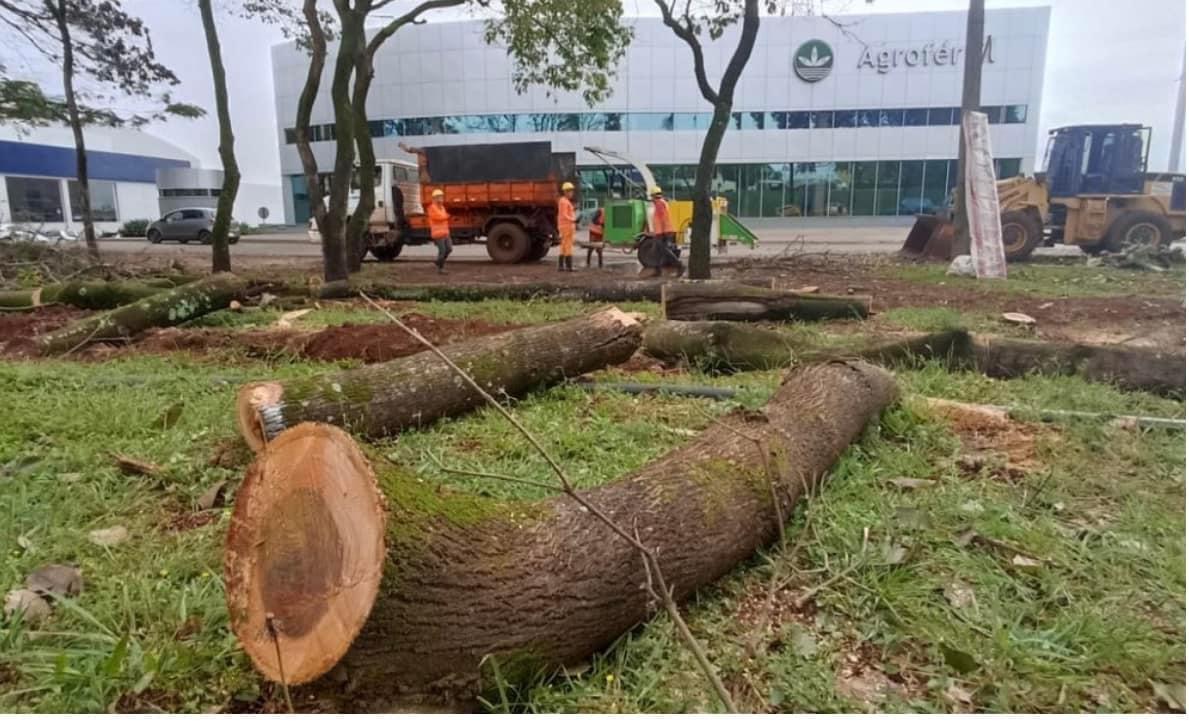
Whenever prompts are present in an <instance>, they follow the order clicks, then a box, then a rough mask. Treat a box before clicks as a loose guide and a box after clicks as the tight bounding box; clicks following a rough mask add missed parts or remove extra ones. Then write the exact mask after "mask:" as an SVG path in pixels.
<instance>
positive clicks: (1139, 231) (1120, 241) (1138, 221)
mask: <svg viewBox="0 0 1189 721" xmlns="http://www.w3.org/2000/svg"><path fill="white" fill-rule="evenodd" d="M1170 242H1172V226H1170V225H1169V224H1168V220H1167V219H1166V218H1165V217H1164V216H1163V215H1160V214H1159V213H1153V212H1150V211H1147V210H1129V211H1127V212H1125V213H1123V215H1121V216H1120V217H1119V218H1118V219H1117V220H1116V221H1115V222H1114V223H1112V224H1111V227H1110V230H1108V231H1107V233H1106V238H1105V242H1104V243H1103V245H1105V246H1106V250H1109V251H1110V252H1112V253H1122V252H1124V251H1127V250H1130V249H1132V248H1150V249H1152V250H1156V249H1159V248H1163V247H1164V246H1166V245H1168V244H1169V243H1170Z"/></svg>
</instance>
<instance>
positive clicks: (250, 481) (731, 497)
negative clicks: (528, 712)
mask: <svg viewBox="0 0 1189 721" xmlns="http://www.w3.org/2000/svg"><path fill="white" fill-rule="evenodd" d="M895 396H896V388H895V382H894V380H893V379H892V377H891V375H889V374H888V373H887V372H885V371H883V370H880V369H879V368H876V367H874V366H870V365H865V364H861V363H830V364H824V365H818V366H808V367H804V368H800V369H797V370H795V371H793V372H792V373H791V374H790V375H789V376H788V377H787V378H786V380H785V382H784V383H783V384H782V386H781V388H780V389H779V390H778V391H777V392H776V394H775V395H774V396H773V398H772V400H771V401H770V402H769V403H768V405H767V406H766V407H765V409H764V411H763V412H762V413H754V412H753V413H736V414H734V415H732V416H730V417H729V418H728V420H727V422H728V423H730V425H731V426H732V427H734V428H736V429H737V430H739V431H741V433H733V432H728V431H725V430H723V428H722V427H720V426H718V425H715V426H712V427H710V428H709V429H707V430H706V431H704V432H703V433H702V434H701V435H700V436H699V437H698V438H697V439H695V440H694V441H693V442H692V443H691V444H689V445H688V446H685V447H683V448H679V449H677V450H675V451H673V452H671V453H669V454H667V455H666V456H664V457H662V458H659V459H657V460H656V461H654V462H653V463H651V464H649V465H647V466H645V467H644V468H643V469H641V470H639V471H637V472H635V473H632V474H630V475H628V476H627V477H625V478H623V479H621V480H619V481H615V482H613V483H610V484H608V485H606V486H603V487H601V488H597V489H594V490H591V491H587V492H584V495H585V496H586V498H587V499H589V501H590V502H591V503H592V504H593V505H594V506H596V507H598V508H599V509H601V510H602V511H603V512H605V513H606V514H607V516H609V517H610V518H611V519H613V520H614V521H616V522H617V523H618V524H620V525H621V526H623V527H624V528H627V529H631V530H632V531H634V532H637V533H638V534H639V536H640V539H641V541H642V542H643V543H644V544H646V545H647V546H649V547H650V548H653V549H655V553H656V556H657V558H658V560H659V562H660V565H661V567H662V568H663V570H664V573H665V577H666V580H667V581H668V582H669V583H670V584H671V585H672V587H673V593H674V596H675V598H677V599H684V598H687V597H688V596H690V594H692V593H693V592H694V591H695V590H697V589H698V588H701V587H703V586H705V585H707V584H709V583H712V582H714V581H715V580H716V579H718V578H720V577H721V576H723V575H724V574H726V573H728V572H730V571H731V570H732V569H733V568H735V567H736V566H737V565H738V564H739V563H741V562H743V561H745V560H746V559H748V558H750V557H751V556H752V555H753V554H754V553H755V551H756V549H758V548H762V547H763V546H765V545H766V544H769V543H771V542H772V541H774V540H776V538H777V536H778V534H779V532H780V527H781V523H782V522H783V519H784V518H786V517H787V516H788V514H789V513H790V511H791V509H792V508H793V506H794V504H795V503H796V502H797V501H798V499H799V498H800V497H801V496H802V494H803V493H804V492H806V491H807V490H809V489H811V488H813V487H814V486H815V485H816V484H817V483H818V482H820V481H821V480H822V479H823V478H824V477H825V475H826V474H827V473H828V472H829V470H830V468H831V467H832V466H833V465H834V462H835V461H836V460H837V459H838V457H839V455H841V454H842V453H843V451H845V450H846V448H847V446H848V445H849V444H850V443H851V442H853V441H854V439H855V438H856V437H858V435H859V434H860V433H861V432H862V430H863V428H864V427H865V426H866V425H867V424H868V423H869V422H870V421H871V420H872V419H874V418H875V417H876V416H877V415H878V414H879V413H880V411H881V410H882V409H883V408H884V407H886V406H887V405H888V404H889V403H891V402H892V401H893V400H894V398H895ZM742 434H746V435H748V436H751V437H752V438H755V439H758V440H759V441H760V443H759V445H758V446H757V444H756V443H755V442H754V441H753V440H752V439H751V438H745V437H744V436H743V435H742ZM363 466H365V464H364V462H363V460H362V455H361V454H360V453H359V452H358V450H357V449H355V447H354V444H353V443H352V442H351V441H350V439H349V438H348V437H347V436H346V435H345V434H342V433H339V432H336V431H334V430H332V429H329V428H326V427H322V426H303V427H301V428H298V429H294V430H293V431H291V432H289V433H286V434H284V435H282V436H281V437H280V438H278V439H277V440H276V441H275V442H274V443H273V444H270V445H269V447H268V448H267V449H266V450H265V451H264V452H263V453H262V454H261V455H260V456H259V457H258V459H257V461H256V462H255V463H254V464H253V466H252V468H250V469H249V471H248V473H247V476H246V478H245V480H244V484H243V486H242V487H241V489H240V491H239V494H238V497H237V499H236V507H235V513H234V518H233V520H232V523H231V528H232V532H231V534H230V535H229V537H228V545H227V549H226V554H225V557H224V558H225V565H224V570H225V579H226V585H227V600H228V607H229V610H230V617H231V620H232V627H233V629H234V631H235V634H236V636H237V637H238V638H239V639H240V641H241V643H242V644H243V646H244V648H245V649H246V650H247V652H248V654H249V656H250V657H251V658H252V661H253V662H254V664H255V665H256V667H257V668H258V669H259V670H260V671H261V672H262V673H264V674H265V675H266V676H268V677H269V678H271V679H274V680H278V679H280V670H279V668H278V659H277V647H278V645H279V648H280V651H281V660H282V661H283V666H284V671H285V676H286V678H287V680H288V681H289V682H290V683H301V682H305V681H309V680H312V679H316V678H318V677H320V676H321V675H322V674H324V673H326V672H327V671H328V670H330V669H331V668H332V666H334V665H335V662H336V661H337V660H338V657H339V655H340V654H341V649H343V648H344V647H346V646H347V645H349V646H350V650H349V651H347V653H346V655H345V657H343V658H342V661H341V664H340V668H341V672H340V673H338V674H336V676H337V677H338V678H339V679H340V680H342V679H343V678H344V676H345V679H346V680H347V682H348V684H349V688H350V689H354V690H353V691H348V693H349V694H350V695H351V696H353V697H354V698H355V700H358V696H359V695H360V694H361V692H364V691H365V690H371V691H372V692H373V693H377V694H379V695H381V696H382V697H384V698H392V697H394V696H417V695H423V694H433V695H438V696H439V697H451V696H454V697H472V696H473V695H474V694H475V693H476V691H478V690H479V689H480V686H481V685H482V684H483V677H484V675H485V674H487V678H488V679H490V677H491V675H492V674H494V673H495V672H496V671H497V670H498V673H499V674H500V675H501V676H502V677H503V679H504V680H506V681H510V682H513V683H515V682H520V681H524V680H526V679H527V678H531V677H532V676H533V674H535V673H538V672H548V671H550V670H553V669H557V668H560V667H563V666H564V665H566V664H572V663H576V662H580V661H583V660H585V659H587V658H589V657H590V655H591V654H592V653H595V652H597V651H599V650H600V649H603V648H605V647H606V646H607V645H609V644H610V643H612V642H613V641H614V640H615V639H616V638H618V637H619V636H620V635H622V634H623V633H625V632H626V631H628V630H630V629H631V628H632V627H634V626H636V625H637V624H639V623H641V622H642V621H645V620H647V619H648V617H649V616H650V615H651V614H652V612H653V610H654V609H653V608H652V607H651V604H650V603H649V597H648V594H647V593H646V591H645V586H646V579H645V573H644V567H643V564H642V562H641V558H640V555H639V553H638V552H637V551H635V550H634V549H633V548H632V547H631V546H630V545H629V544H627V543H626V542H624V541H623V540H622V539H620V538H619V537H618V536H616V535H615V534H614V533H613V532H612V531H611V530H610V529H609V528H608V527H607V526H606V525H604V524H603V523H602V522H600V521H599V520H598V519H597V518H595V517H594V516H593V515H592V514H591V513H589V512H587V511H585V510H584V509H583V508H582V507H581V506H579V505H578V504H577V503H575V502H574V501H573V500H572V499H570V498H569V497H566V496H559V497H554V498H550V499H547V500H544V501H541V502H537V503H527V502H526V503H516V502H506V501H499V500H495V499H491V498H481V497H475V496H469V495H462V494H456V493H451V492H448V491H443V490H442V489H440V488H434V487H431V486H428V485H426V484H424V483H421V482H419V481H417V480H416V478H415V477H414V476H413V475H412V474H411V473H409V472H407V471H405V470H403V469H401V468H397V467H393V466H391V465H390V464H388V463H385V462H383V461H377V466H376V470H377V475H378V479H379V484H380V489H381V491H382V492H383V494H384V497H385V499H386V502H387V508H388V518H387V521H386V525H387V538H386V541H387V550H386V554H385V556H384V558H383V559H382V561H383V562H382V563H381V562H380V559H376V555H377V553H376V552H375V550H374V548H375V544H377V543H378V541H377V539H376V538H375V533H374V531H373V530H371V529H374V528H375V527H376V526H377V525H378V521H377V520H376V519H378V518H381V517H382V513H383V512H382V511H381V510H380V509H379V507H378V504H377V503H376V502H375V501H374V500H372V498H373V497H372V496H371V495H370V491H369V489H370V488H371V483H372V475H371V473H369V472H368V469H367V468H366V467H363ZM361 467H362V468H361ZM322 479H325V481H323V480H322ZM330 484H333V487H332V488H331V489H330V490H325V489H324V487H325V486H326V485H330ZM360 529H364V530H360ZM380 573H382V574H383V580H382V582H381V583H379V584H377V582H376V576H377V575H378V574H380ZM376 585H379V588H378V590H377V592H376V593H375V597H374V603H372V604H369V603H368V601H370V600H371V599H370V598H369V597H370V596H371V595H372V592H371V589H372V588H375V587H376ZM361 586H363V587H364V588H363V590H362V591H360V590H358V589H359V588H360V587H361ZM340 595H342V596H343V597H344V600H342V601H340V600H339V599H340ZM369 606H370V608H369ZM267 614H272V615H273V627H274V628H279V629H280V631H279V634H278V639H277V642H274V641H273V640H272V638H271V637H270V636H269V634H268V632H267V628H266V618H267ZM364 617H366V622H364V621H363V618H364ZM360 626H362V630H361V631H360V632H359V635H358V637H356V638H354V641H353V642H352V640H351V637H352V636H353V635H354V634H355V631H356V629H359V628H360ZM332 684H333V682H331V681H328V682H327V690H328V691H331V692H333V691H334V690H335V689H333V688H332Z"/></svg>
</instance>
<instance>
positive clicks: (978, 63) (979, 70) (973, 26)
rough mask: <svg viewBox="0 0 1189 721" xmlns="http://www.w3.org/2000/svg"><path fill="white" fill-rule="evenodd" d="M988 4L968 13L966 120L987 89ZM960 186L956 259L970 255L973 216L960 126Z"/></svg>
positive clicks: (980, 1) (975, 1)
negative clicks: (985, 35) (985, 42)
mask: <svg viewBox="0 0 1189 721" xmlns="http://www.w3.org/2000/svg"><path fill="white" fill-rule="evenodd" d="M985 18H986V2H985V0H970V8H969V9H968V10H967V11H966V58H965V64H964V65H963V70H962V116H963V117H965V116H966V113H968V112H970V111H972V110H978V109H979V106H980V104H981V102H982V101H981V97H982V86H983V25H984V20H985ZM958 138H959V140H958V185H957V189H956V191H955V196H956V197H955V198H954V247H953V250H952V252H951V254H952V255H969V254H970V215H969V213H968V211H967V208H966V130H965V126H964V125H962V124H961V123H959V125H958Z"/></svg>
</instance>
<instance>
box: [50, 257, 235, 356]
mask: <svg viewBox="0 0 1189 721" xmlns="http://www.w3.org/2000/svg"><path fill="white" fill-rule="evenodd" d="M246 289H247V283H246V282H245V281H243V280H241V279H239V278H237V277H236V276H234V275H231V274H230V273H218V274H216V275H212V276H209V277H207V278H204V279H202V280H199V281H195V282H194V283H190V284H188V285H183V286H180V287H177V288H172V289H169V290H160V289H159V290H158V291H157V292H156V293H154V294H153V295H150V296H148V297H147V298H142V299H141V300H138V301H136V302H135V303H131V304H129V305H123V306H120V307H119V308H116V309H114V310H111V311H108V312H106V313H99V314H97V315H93V316H90V317H88V318H84V319H82V320H80V321H77V322H75V323H72V324H70V325H68V326H66V327H65V328H61V329H59V330H56V331H54V332H52V333H47V334H45V335H42V336H38V338H37V343H38V346H39V347H40V348H41V351H42V352H43V353H46V354H52V353H62V352H65V351H68V350H71V349H74V348H79V347H82V346H85V345H87V344H89V343H99V342H103V341H126V340H128V339H130V338H132V337H133V336H135V335H137V334H138V333H140V332H142V331H145V330H148V329H149V328H162V327H166V326H174V325H178V324H180V323H184V322H186V321H188V320H192V319H194V318H198V317H199V316H203V315H206V314H207V313H212V312H214V311H216V310H221V309H223V308H226V307H227V306H228V305H229V304H230V303H231V301H232V300H234V299H236V298H238V297H240V296H242V295H243V293H244V291H245V290H246Z"/></svg>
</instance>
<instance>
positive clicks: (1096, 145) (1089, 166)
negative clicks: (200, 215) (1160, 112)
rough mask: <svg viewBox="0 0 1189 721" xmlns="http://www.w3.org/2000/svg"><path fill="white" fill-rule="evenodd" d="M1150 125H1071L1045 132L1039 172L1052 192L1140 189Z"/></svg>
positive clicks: (1074, 194)
mask: <svg viewBox="0 0 1189 721" xmlns="http://www.w3.org/2000/svg"><path fill="white" fill-rule="evenodd" d="M1151 134H1152V129H1151V128H1146V127H1144V126H1142V125H1075V126H1069V127H1065V128H1057V129H1055V130H1053V131H1052V132H1050V133H1049V144H1048V148H1047V149H1046V151H1045V173H1044V178H1045V180H1046V182H1047V183H1048V186H1049V193H1050V195H1051V197H1054V198H1073V197H1077V196H1079V195H1139V194H1142V193H1143V192H1144V174H1145V173H1146V172H1147V168H1148V149H1149V144H1150V140H1151Z"/></svg>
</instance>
